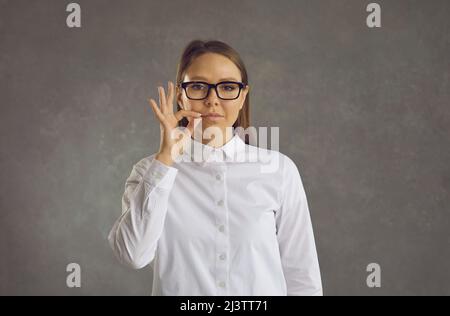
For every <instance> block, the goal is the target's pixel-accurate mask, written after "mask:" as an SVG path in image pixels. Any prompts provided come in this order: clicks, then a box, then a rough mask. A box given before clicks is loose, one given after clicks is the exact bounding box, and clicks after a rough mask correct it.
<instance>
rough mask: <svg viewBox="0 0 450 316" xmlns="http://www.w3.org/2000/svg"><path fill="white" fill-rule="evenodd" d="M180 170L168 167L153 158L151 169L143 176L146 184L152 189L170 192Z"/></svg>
mask: <svg viewBox="0 0 450 316" xmlns="http://www.w3.org/2000/svg"><path fill="white" fill-rule="evenodd" d="M177 173H178V169H177V168H174V167H171V166H168V165H166V164H164V163H162V162H161V161H159V160H157V159H155V158H153V160H152V162H151V163H150V166H149V168H148V169H147V171H146V172H145V174H144V175H143V179H144V182H145V183H147V184H149V185H150V186H152V187H159V188H162V189H166V190H170V189H171V188H172V186H173V183H174V182H175V178H176V176H177Z"/></svg>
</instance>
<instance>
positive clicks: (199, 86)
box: [186, 82, 208, 99]
mask: <svg viewBox="0 0 450 316" xmlns="http://www.w3.org/2000/svg"><path fill="white" fill-rule="evenodd" d="M186 93H187V96H188V98H190V99H203V98H205V97H206V94H207V93H208V86H207V85H206V84H204V83H196V82H194V83H190V84H188V85H187V86H186Z"/></svg>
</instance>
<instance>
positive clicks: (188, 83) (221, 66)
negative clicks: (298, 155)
mask: <svg viewBox="0 0 450 316" xmlns="http://www.w3.org/2000/svg"><path fill="white" fill-rule="evenodd" d="M249 89H250V87H249V85H248V77H247V71H246V68H245V66H244V63H243V62H242V60H241V58H240V57H239V55H238V53H237V52H236V51H235V50H234V49H232V48H231V47H230V46H228V45H227V44H225V43H223V42H220V41H207V42H203V41H200V40H195V41H192V42H191V43H189V45H187V47H186V48H185V50H184V52H183V54H182V57H181V61H180V63H179V65H178V73H177V84H176V85H174V84H173V83H171V82H169V83H168V95H167V96H166V94H165V91H164V88H163V87H158V91H159V106H158V105H157V104H156V102H155V101H154V100H153V99H150V100H149V103H150V105H151V107H152V110H153V111H154V114H155V116H156V118H157V119H158V121H159V122H160V127H161V142H160V149H159V151H158V152H157V153H154V154H152V155H150V156H148V157H145V158H143V159H141V160H140V161H139V162H137V163H136V164H135V165H134V166H133V169H132V171H131V174H130V176H129V177H128V179H127V180H126V183H125V192H124V194H123V197H122V215H121V216H120V217H119V218H118V220H117V221H116V223H115V224H114V226H113V228H112V230H111V232H110V234H109V238H108V239H109V242H110V245H111V247H112V249H113V250H114V253H115V254H116V256H117V257H118V259H119V260H120V261H121V262H123V263H124V264H127V265H129V266H131V267H132V268H135V269H140V268H143V267H145V266H147V265H148V264H150V265H151V266H152V270H153V291H152V295H187V296H189V295H258V296H259V295H261V296H264V295H272V296H275V295H322V284H321V276H320V270H319V263H318V259H317V252H316V247H315V242H314V236H313V229H312V224H311V219H310V214H309V209H308V202H307V198H306V195H305V190H304V188H303V185H302V180H301V177H300V174H299V171H298V169H297V167H296V165H295V163H294V162H293V161H292V160H291V159H290V158H289V157H287V156H286V155H284V154H282V153H280V152H278V151H274V150H266V151H260V150H258V148H257V147H256V146H252V145H249V144H248V142H246V141H244V140H242V139H241V138H240V136H239V134H238V133H236V130H237V128H241V130H242V129H247V128H248V127H249V125H250V124H249V123H250V122H249V110H250V102H249V94H248V93H249ZM175 98H176V101H177V105H178V108H177V112H175V113H174V112H173V102H174V100H175ZM199 123H201V124H199ZM198 124H199V125H200V126H201V130H200V134H201V136H200V137H197V136H198V134H197V132H198V130H199V128H198V126H199V125H198ZM194 126H195V127H196V129H195V130H194ZM175 129H177V130H183V133H182V134H180V135H181V136H183V135H184V136H185V137H180V138H177V137H174V134H173V131H174V130H175ZM207 130H209V131H211V130H213V131H214V132H213V133H203V132H205V131H207ZM230 130H231V131H233V132H232V133H230ZM211 135H214V136H213V137H211ZM191 136H195V137H194V138H192V137H191ZM193 152H194V153H193ZM198 153H200V155H199V154H198ZM238 157H240V158H239V159H238ZM242 157H244V159H242ZM181 158H182V159H181ZM199 158H200V159H199ZM255 158H256V159H255ZM275 160H276V161H277V166H278V167H277V168H272V169H273V170H271V171H270V172H268V171H267V170H264V168H263V167H264V166H267V162H268V161H269V163H272V162H273V161H275ZM262 161H264V164H263V162H262Z"/></svg>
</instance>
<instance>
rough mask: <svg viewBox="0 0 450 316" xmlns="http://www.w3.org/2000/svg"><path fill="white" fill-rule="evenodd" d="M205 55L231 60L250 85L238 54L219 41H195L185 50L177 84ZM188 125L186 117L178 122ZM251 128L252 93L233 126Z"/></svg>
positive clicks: (178, 106) (184, 125) (181, 125)
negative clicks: (199, 58)
mask: <svg viewBox="0 0 450 316" xmlns="http://www.w3.org/2000/svg"><path fill="white" fill-rule="evenodd" d="M205 53H216V54H221V55H223V56H225V57H227V58H228V59H230V60H231V61H232V62H233V63H234V64H235V65H236V66H237V67H238V68H239V70H240V71H241V77H242V82H243V83H245V84H248V75H247V70H246V68H245V65H244V62H243V61H242V59H241V57H240V56H239V54H238V52H237V51H235V50H234V49H233V48H232V47H231V46H229V45H228V44H226V43H224V42H221V41H217V40H212V41H202V40H193V41H191V42H190V43H189V44H188V45H187V46H186V47H185V48H184V51H183V54H182V55H181V59H180V62H179V63H178V67H177V79H176V80H177V81H176V83H177V84H180V83H181V82H182V80H183V78H184V76H185V74H186V70H187V69H188V68H189V66H190V65H191V64H192V62H193V61H194V60H195V59H196V58H197V57H199V56H201V55H203V54H205ZM179 110H181V107H180V105H179V104H178V103H177V111H179ZM188 123H189V122H188V120H187V119H186V118H185V117H184V118H183V119H182V120H181V121H179V122H178V126H180V127H186V126H187V125H188ZM249 126H250V93H247V96H246V98H245V101H244V105H243V106H242V109H241V110H240V111H239V115H238V118H237V120H236V122H235V123H234V124H233V129H234V128H237V127H242V128H243V129H244V130H245V129H247V128H248V127H249ZM245 142H246V143H248V141H247V140H245Z"/></svg>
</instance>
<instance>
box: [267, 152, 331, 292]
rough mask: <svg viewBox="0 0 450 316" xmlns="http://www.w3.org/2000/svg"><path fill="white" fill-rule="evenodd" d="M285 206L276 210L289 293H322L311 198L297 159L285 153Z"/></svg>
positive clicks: (283, 201) (283, 185) (283, 183)
mask: <svg viewBox="0 0 450 316" xmlns="http://www.w3.org/2000/svg"><path fill="white" fill-rule="evenodd" d="M283 157H284V159H283V161H284V163H283V166H282V185H281V207H280V209H279V210H278V211H277V212H276V215H275V217H276V226H277V239H278V243H279V249H280V255H281V262H282V266H283V273H284V276H285V279H286V285H287V295H289V296H292V295H302V296H303V295H305V296H306V295H311V296H313V295H314V296H321V295H323V291H322V281H321V276H320V269H319V261H318V258H317V251H316V246H315V241H314V234H313V228H312V223H311V218H310V214H309V208H308V202H307V198H306V194H305V190H304V187H303V183H302V180H301V177H300V173H299V171H298V169H297V166H296V165H295V163H294V162H293V161H292V160H291V159H290V158H289V157H287V156H285V155H283Z"/></svg>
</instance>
